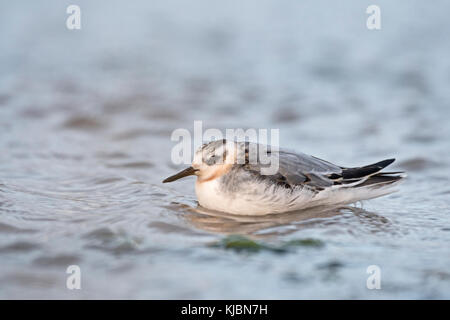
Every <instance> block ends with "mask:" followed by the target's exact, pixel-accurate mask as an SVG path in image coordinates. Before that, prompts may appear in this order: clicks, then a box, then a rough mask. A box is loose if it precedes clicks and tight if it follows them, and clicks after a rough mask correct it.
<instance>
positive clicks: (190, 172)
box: [163, 167, 198, 183]
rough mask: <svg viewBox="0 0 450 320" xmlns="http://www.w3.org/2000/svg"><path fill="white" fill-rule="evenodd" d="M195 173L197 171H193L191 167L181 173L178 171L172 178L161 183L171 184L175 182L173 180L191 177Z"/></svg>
mask: <svg viewBox="0 0 450 320" xmlns="http://www.w3.org/2000/svg"><path fill="white" fill-rule="evenodd" d="M196 171H198V169H194V168H192V167H189V168H186V169H184V170H183V171H180V172H178V173H176V174H174V175H173V176H170V177H168V178H166V179H165V180H164V181H163V183H166V182H172V181H175V180H178V179H181V178H184V177H187V176H192V175H194V174H195V172H196Z"/></svg>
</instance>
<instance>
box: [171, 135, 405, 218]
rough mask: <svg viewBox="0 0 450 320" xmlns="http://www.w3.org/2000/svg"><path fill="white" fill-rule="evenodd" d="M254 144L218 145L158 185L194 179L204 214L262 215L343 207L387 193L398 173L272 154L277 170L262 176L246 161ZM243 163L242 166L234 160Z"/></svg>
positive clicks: (383, 164)
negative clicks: (275, 158) (188, 178)
mask: <svg viewBox="0 0 450 320" xmlns="http://www.w3.org/2000/svg"><path fill="white" fill-rule="evenodd" d="M255 146H256V150H258V148H259V146H261V145H259V144H254V143H249V142H235V141H229V142H228V143H227V141H226V140H225V139H223V140H217V141H212V142H210V143H207V144H205V145H203V146H202V147H201V148H199V149H198V151H197V152H196V153H195V156H194V160H193V162H192V166H191V167H189V168H187V169H185V170H183V171H181V172H179V173H177V174H175V175H173V176H170V177H168V178H167V179H165V180H164V181H163V183H166V182H172V181H175V180H178V179H180V178H183V177H186V176H190V175H196V176H197V181H196V184H195V191H196V194H197V198H198V202H199V204H200V205H201V206H202V207H204V208H207V209H212V210H216V211H222V212H228V213H232V214H238V215H264V214H272V213H281V212H288V211H295V210H300V209H306V208H310V207H315V206H322V205H344V204H349V203H354V202H357V201H360V200H367V199H372V198H376V197H380V196H383V195H386V194H388V193H391V192H393V191H395V190H393V189H392V187H393V186H394V185H396V184H397V182H399V181H400V180H402V178H404V177H405V175H404V174H403V172H381V170H382V169H384V168H385V167H387V166H388V165H389V164H391V163H392V162H394V161H395V159H387V160H383V161H380V162H377V163H374V164H370V165H367V166H363V167H356V168H348V167H341V166H337V165H334V164H332V163H330V162H328V161H325V160H322V159H319V158H316V157H313V156H310V155H307V154H304V153H294V152H290V151H286V150H275V151H274V150H271V148H270V147H266V148H267V149H265V150H267V153H268V154H271V155H273V154H275V155H276V156H277V159H278V170H277V172H276V173H275V174H272V175H263V174H262V173H261V171H262V170H261V169H262V168H263V167H264V165H263V164H261V162H259V161H256V162H254V161H253V162H250V161H249V150H250V149H251V150H255V149H253V148H251V147H255ZM240 156H242V157H243V158H244V163H242V164H241V162H239V161H238V159H240V158H239V157H240Z"/></svg>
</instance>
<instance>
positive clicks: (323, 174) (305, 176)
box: [247, 150, 342, 189]
mask: <svg viewBox="0 0 450 320" xmlns="http://www.w3.org/2000/svg"><path fill="white" fill-rule="evenodd" d="M271 153H272V155H273V154H274V153H275V152H273V151H272V152H271ZM277 153H278V155H279V157H278V159H279V168H278V172H277V174H275V175H273V176H268V178H270V179H274V180H276V181H277V182H278V183H283V184H286V185H289V186H291V187H292V186H296V185H302V184H307V185H309V186H310V187H313V188H319V189H320V188H323V187H327V186H331V185H332V184H333V181H332V180H331V179H329V178H328V176H329V175H332V174H338V175H340V174H341V173H342V168H341V167H339V166H336V165H334V164H332V163H330V162H327V161H325V160H321V159H318V158H316V157H313V156H310V155H307V154H304V153H293V152H289V151H285V150H280V151H278V152H277ZM247 168H248V169H249V170H251V171H258V172H260V169H261V165H259V164H248V165H247Z"/></svg>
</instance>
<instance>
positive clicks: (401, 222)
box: [0, 0, 450, 299]
mask: <svg viewBox="0 0 450 320" xmlns="http://www.w3.org/2000/svg"><path fill="white" fill-rule="evenodd" d="M71 4H76V5H79V6H80V8H81V30H69V29H67V28H66V19H67V17H68V16H69V15H68V14H67V13H66V8H67V7H68V6H69V5H71ZM372 4H376V5H378V6H379V7H380V9H381V30H368V29H367V27H366V20H367V18H368V16H369V15H368V14H367V13H366V8H367V7H368V6H369V5H372ZM449 10H450V4H449V3H448V2H447V1H434V2H433V3H432V4H431V3H429V2H426V1H406V0H402V1H395V2H393V1H376V3H373V2H372V1H361V0H354V1H345V2H343V3H341V2H333V1H294V0H290V1H289V0H282V1H268V0H258V1H256V0H255V1H234V0H233V1H211V0H208V1H206V0H200V1H190V2H189V3H188V2H185V1H174V0H165V1H132V2H126V1H104V0H102V1H95V2H94V1H83V0H77V1H75V0H74V1H34V2H30V1H14V2H9V3H7V2H2V3H1V4H0V39H1V40H2V41H1V44H0V298H3V299H6V298H39V299H42V298H63V299H79V298H90V299H92V298H94V299H95V298H106V299H109V298H125V299H141V298H144V299H146V298H147V299H152V298H160V299H168V298H172V299H184V298H191V299H192V298H193V299H203V298H210V299H220V298H225V299H229V298H234V299H252V298H254V299H263V298H265V299H283V298H289V299H299V298H316V299H321V298H328V299H330V298H331V299H334V298H345V299H352V298H367V299H378V298H384V299H386V298H387V299H391V298H394V299H395V298H427V299H440V298H447V299H448V298H450V290H449V288H450V272H449V271H448V265H449V263H450V249H449V248H450V223H449V222H450V221H449V214H450V207H449V206H450V186H449V176H450V175H449V173H450V154H449V152H448V150H449V146H450V145H449V140H450V126H449V125H448V124H449V121H450V109H449V108H450V91H449V89H448V88H449V85H450V59H449V56H450V32H449V31H450V20H449V19H448V12H449ZM194 120H202V121H203V126H204V128H219V129H225V128H244V129H246V128H256V129H258V128H267V129H271V128H276V129H280V145H281V146H282V147H287V148H291V149H294V150H297V151H302V152H305V153H308V154H313V155H315V156H318V157H320V158H324V159H327V160H330V161H332V162H334V163H337V164H340V165H346V166H359V165H363V164H367V163H372V162H375V161H378V160H382V159H385V158H390V157H395V158H397V162H396V166H394V169H402V170H405V171H406V172H407V173H408V175H409V178H408V180H407V181H406V182H405V183H404V184H403V185H401V186H400V187H399V190H400V191H399V192H398V193H395V194H393V195H390V196H387V197H383V198H380V199H377V200H373V201H370V202H365V203H364V204H363V205H362V207H361V205H359V206H357V207H352V208H346V209H342V210H338V211H332V212H329V211H327V212H305V213H297V214H295V215H290V216H283V217H275V218H267V217H266V218H262V219H237V218H231V217H227V216H214V215H212V214H211V213H209V212H205V211H201V210H200V211H199V210H197V209H196V207H197V203H196V198H195V193H194V183H193V182H194V179H185V180H183V181H179V183H176V184H170V185H162V184H161V181H162V179H164V178H165V177H167V176H168V175H170V174H172V173H174V172H175V171H176V170H177V169H179V168H178V167H177V166H175V165H173V164H172V162H171V159H170V155H171V154H170V153H171V149H172V147H173V146H174V145H175V143H174V142H172V141H171V140H170V135H171V133H172V131H173V130H175V129H177V128H186V129H189V130H192V129H193V122H194ZM233 234H241V235H245V238H243V239H244V240H243V239H241V238H238V240H236V238H233V236H232V235H233ZM239 239H240V240H239ZM242 242H244V244H243V245H242ZM249 242H251V243H250V245H249V246H248V245H246V244H248V243H249ZM236 243H237V245H236ZM249 248H250V250H249ZM72 264H75V265H79V266H80V268H81V272H82V289H81V290H68V289H67V288H66V278H67V274H66V268H67V267H68V266H69V265H72ZM369 265H378V266H379V267H380V268H381V271H382V280H381V285H382V289H381V290H369V289H367V287H366V279H367V277H368V276H369V275H368V274H367V273H366V269H367V267H368V266H369Z"/></svg>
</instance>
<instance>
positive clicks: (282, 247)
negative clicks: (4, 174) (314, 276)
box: [211, 235, 324, 253]
mask: <svg viewBox="0 0 450 320" xmlns="http://www.w3.org/2000/svg"><path fill="white" fill-rule="evenodd" d="M211 246H212V247H216V248H223V249H226V250H234V251H238V252H259V251H271V252H275V253H286V252H288V251H290V250H292V249H293V248H295V247H311V248H320V247H323V246H324V243H323V242H322V241H321V240H317V239H311V238H306V239H296V240H290V241H287V242H282V243H280V244H278V245H269V244H266V243H264V242H261V241H259V242H258V241H255V240H252V239H250V238H248V237H245V236H242V235H230V236H226V237H225V238H223V239H222V240H220V241H218V242H216V243H213V244H212V245H211Z"/></svg>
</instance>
